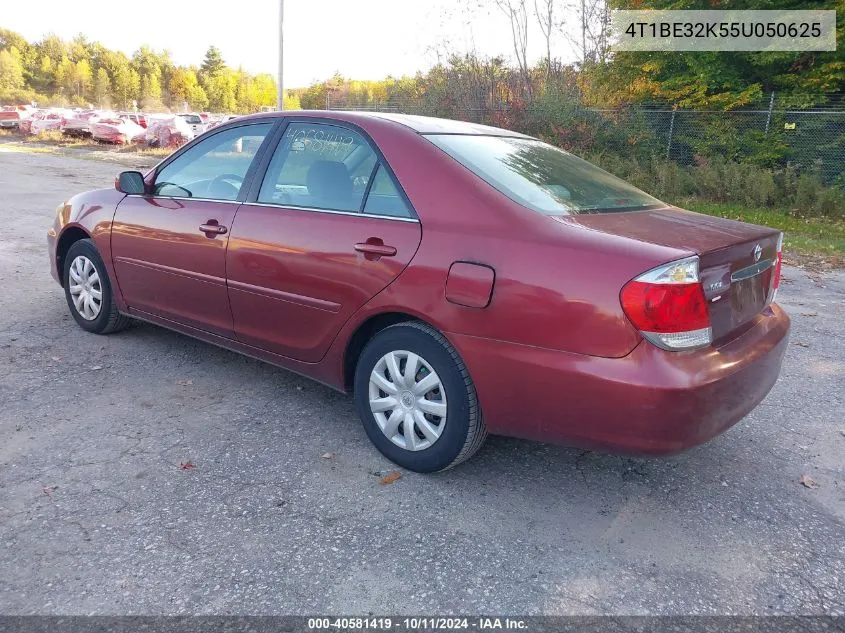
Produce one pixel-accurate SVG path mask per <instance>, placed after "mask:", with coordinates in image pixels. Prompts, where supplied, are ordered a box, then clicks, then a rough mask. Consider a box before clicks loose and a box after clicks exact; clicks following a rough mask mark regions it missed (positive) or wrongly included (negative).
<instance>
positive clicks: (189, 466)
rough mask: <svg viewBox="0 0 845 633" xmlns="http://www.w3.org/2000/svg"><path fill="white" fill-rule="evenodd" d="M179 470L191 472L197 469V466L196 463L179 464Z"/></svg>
mask: <svg viewBox="0 0 845 633" xmlns="http://www.w3.org/2000/svg"><path fill="white" fill-rule="evenodd" d="M179 468H181V469H182V470H191V469H193V468H196V466H195V465H194V462H179Z"/></svg>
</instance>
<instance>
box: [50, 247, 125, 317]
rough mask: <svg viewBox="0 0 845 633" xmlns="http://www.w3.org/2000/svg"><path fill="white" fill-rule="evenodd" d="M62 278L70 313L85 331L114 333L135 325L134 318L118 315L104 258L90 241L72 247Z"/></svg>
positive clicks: (68, 253) (66, 257)
mask: <svg viewBox="0 0 845 633" xmlns="http://www.w3.org/2000/svg"><path fill="white" fill-rule="evenodd" d="M62 279H63V280H64V287H65V299H66V300H67V305H68V308H70V313H71V314H72V315H73V318H74V320H75V321H76V322H77V323H78V324H79V327H81V328H82V329H83V330H86V331H87V332H92V333H93V334H111V333H113V332H119V331H120V330H125V329H126V328H127V327H129V325H130V324H131V323H132V319H130V318H129V317H127V316H124V315H122V314H120V312H118V310H117V306H116V305H115V302H114V295H113V294H112V286H111V280H110V279H109V277H108V272H107V271H106V266H105V264H104V263H103V258H102V257H100V253H99V252H98V251H97V247H96V246H94V242H93V241H91V240H90V239H85V240H79V241H77V242H74V243H73V244H71V246H70V248H69V249H68V252H67V255H66V256H65V265H64V271H63V277H62Z"/></svg>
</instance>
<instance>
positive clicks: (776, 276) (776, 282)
mask: <svg viewBox="0 0 845 633" xmlns="http://www.w3.org/2000/svg"><path fill="white" fill-rule="evenodd" d="M782 264H783V233H781V234H780V235H778V253H777V256H776V257H775V269H774V270H773V271H772V284H771V286H770V287H769V296H768V297H767V298H766V303H774V301H775V297H777V296H778V288H779V287H780V269H781V265H782Z"/></svg>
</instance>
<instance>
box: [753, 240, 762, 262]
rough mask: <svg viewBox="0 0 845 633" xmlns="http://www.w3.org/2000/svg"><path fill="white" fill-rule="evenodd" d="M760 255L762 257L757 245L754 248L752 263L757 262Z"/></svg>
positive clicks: (760, 249)
mask: <svg viewBox="0 0 845 633" xmlns="http://www.w3.org/2000/svg"><path fill="white" fill-rule="evenodd" d="M762 255H763V249H762V248H760V245H759V244H757V246H755V247H754V261H755V262H759V261H760V257H762Z"/></svg>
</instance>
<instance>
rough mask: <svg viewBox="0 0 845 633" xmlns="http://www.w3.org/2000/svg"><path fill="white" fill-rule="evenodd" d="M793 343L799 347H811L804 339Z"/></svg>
mask: <svg viewBox="0 0 845 633" xmlns="http://www.w3.org/2000/svg"><path fill="white" fill-rule="evenodd" d="M792 344H793V345H797V346H798V347H810V344H809V343H805V342H804V341H793V342H792Z"/></svg>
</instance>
